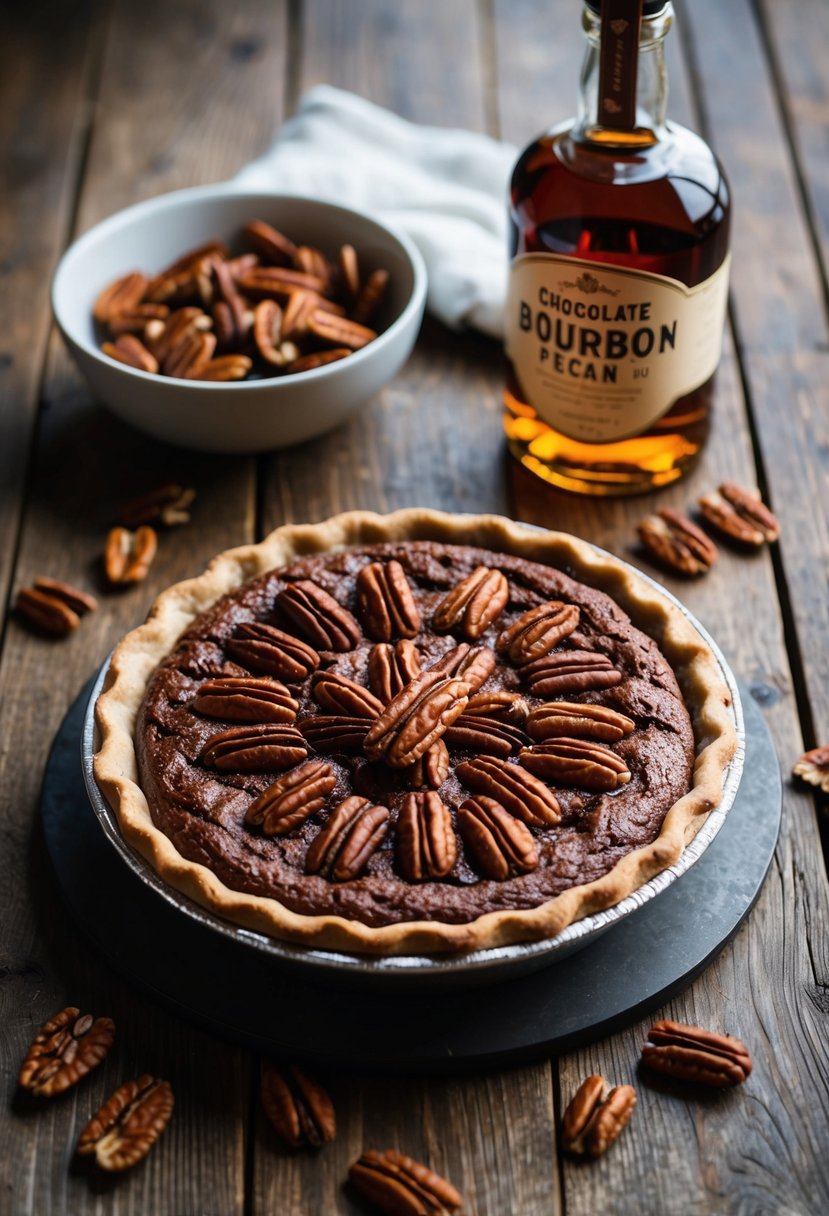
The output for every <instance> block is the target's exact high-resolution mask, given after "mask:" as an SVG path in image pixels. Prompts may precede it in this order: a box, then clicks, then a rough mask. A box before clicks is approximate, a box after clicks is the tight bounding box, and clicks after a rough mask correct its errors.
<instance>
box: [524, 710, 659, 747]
mask: <svg viewBox="0 0 829 1216" xmlns="http://www.w3.org/2000/svg"><path fill="white" fill-rule="evenodd" d="M635 726H636V723H635V722H634V721H633V720H632V719H631V718H628V717H626V716H625V715H624V714H620V713H617V712H616V710H615V709H609V708H608V707H607V706H606V705H581V704H579V703H578V702H577V701H548V702H547V704H546V705H540V706H539V707H538V708H537V709H534V710H533V711H532V712H531V713H530V715H529V717H528V718H527V734H528V735H529V736H530V737H531V738H532V739H537V740H541V741H542V742H543V740H545V739H560V738H562V737H564V738H568V737H569V738H571V739H599V740H601V741H602V742H603V743H618V742H619V740H620V739H623V738H624V737H625V735H629V734H630V733H631V731H633V730H634V728H635Z"/></svg>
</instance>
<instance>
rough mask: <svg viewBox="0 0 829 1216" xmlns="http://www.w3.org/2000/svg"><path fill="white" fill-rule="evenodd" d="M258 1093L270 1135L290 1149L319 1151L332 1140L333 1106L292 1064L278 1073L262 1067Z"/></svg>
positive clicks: (335, 1131) (269, 1066)
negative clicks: (269, 1124)
mask: <svg viewBox="0 0 829 1216" xmlns="http://www.w3.org/2000/svg"><path fill="white" fill-rule="evenodd" d="M260 1092H261V1096H262V1106H263V1107H264V1109H265V1114H266V1115H267V1116H268V1118H269V1119H270V1121H271V1123H272V1124H273V1128H274V1131H275V1132H276V1134H277V1135H278V1136H279V1137H281V1139H282V1140H284V1141H285V1143H286V1144H288V1145H289V1146H290V1147H291V1148H321V1147H322V1145H323V1144H329V1143H330V1142H331V1141H332V1140H334V1139H335V1138H336V1135H337V1116H336V1114H335V1112H334V1103H333V1102H332V1101H331V1099H330V1097H329V1096H328V1094H327V1093H326V1091H325V1090H324V1089H323V1087H322V1086H321V1085H320V1084H319V1082H318V1081H314V1080H312V1079H311V1077H309V1076H308V1075H307V1074H306V1073H304V1072H303V1071H302V1070H301V1069H299V1068H297V1067H296V1065H295V1064H294V1065H292V1066H291V1067H290V1068H285V1069H281V1068H276V1067H275V1065H273V1064H268V1063H266V1064H265V1065H264V1066H263V1068H262V1084H261V1090H260Z"/></svg>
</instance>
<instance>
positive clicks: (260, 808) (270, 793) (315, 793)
mask: <svg viewBox="0 0 829 1216" xmlns="http://www.w3.org/2000/svg"><path fill="white" fill-rule="evenodd" d="M336 784H337V777H336V774H335V773H334V770H333V769H332V768H331V765H330V764H326V763H325V761H324V760H308V761H307V762H306V763H305V764H300V765H299V766H298V767H297V768H292V769H291V770H290V772H287V773H284V774H283V776H281V777H279V778H277V780H276V781H274V783H273V785H269V786H268V788H267V789H266V790H265V791H264V792H263V793H261V794H260V795H259V797H258V798H257V799H256V801H255V802H252V803H251V804H250V806H249V807H248V809H247V812H246V814H245V823H246V824H247V825H248V827H261V829H262V831H263V832H264V834H265V835H266V836H285V835H286V834H287V833H288V832H292V831H293V829H294V828H297V827H299V825H300V824H301V823H304V822H305V820H306V819H310V817H311V816H312V815H314V814H316V812H317V811H320V810H322V808H323V807H324V806H325V803H326V800H327V798H328V795H329V794H330V793H331V792H332V790H333V789H334V786H335V785H336Z"/></svg>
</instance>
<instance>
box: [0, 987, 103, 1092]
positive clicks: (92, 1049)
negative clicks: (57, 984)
mask: <svg viewBox="0 0 829 1216" xmlns="http://www.w3.org/2000/svg"><path fill="white" fill-rule="evenodd" d="M114 1038H115V1023H114V1022H113V1020H112V1018H93V1017H92V1015H91V1014H89V1013H85V1014H81V1011H80V1010H79V1009H76V1008H75V1006H74V1005H68V1006H67V1007H66V1009H62V1010H61V1011H60V1013H56V1014H55V1016H54V1017H53V1018H50V1019H49V1021H48V1022H44V1024H43V1026H42V1027H41V1029H40V1030H39V1031H38V1033H37V1035H36V1036H35V1039H34V1041H33V1042H32V1045H31V1047H30V1048H29V1050H28V1052H27V1053H26V1059H25V1060H24V1061H23V1064H22V1066H21V1069H20V1075H19V1077H18V1081H19V1084H20V1086H21V1088H23V1089H27V1090H29V1092H30V1093H33V1094H35V1095H36V1096H37V1097H38V1098H51V1097H52V1095H53V1094H60V1093H63V1091H64V1090H66V1089H69V1088H70V1086H72V1085H74V1084H75V1083H76V1082H77V1081H80V1079H81V1077H85V1076H86V1074H87V1073H88V1072H91V1070H92V1069H93V1068H95V1067H97V1065H98V1064H100V1063H101V1060H103V1058H104V1056H105V1055H106V1053H107V1052H108V1051H109V1049H110V1047H111V1046H112V1043H113V1040H114Z"/></svg>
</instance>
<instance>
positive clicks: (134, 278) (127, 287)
mask: <svg viewBox="0 0 829 1216" xmlns="http://www.w3.org/2000/svg"><path fill="white" fill-rule="evenodd" d="M148 282H149V280H148V279H147V276H146V275H143V274H140V273H139V272H138V271H137V270H135V271H133V272H132V274H125V275H124V276H123V278H120V279H116V280H115V282H114V283H110V284H109V286H108V287H105V288H104V290H103V291H102V292H101V294H100V295H99V296H98V298H97V300H96V301H95V304H94V306H93V309H92V315H93V316H94V318H95V320H96V321H100V322H101V324H102V325H105V324H106V323H107V322H108V321H111V320H112V319H113V318H114V317H117V316H119V315H120V314H121V313H124V312H130V311H131V310H132V309H133V308H137V307H138V305H139V304H140V303H141V302H142V300H143V299H144V293H145V292H146V290H147V284H148Z"/></svg>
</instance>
